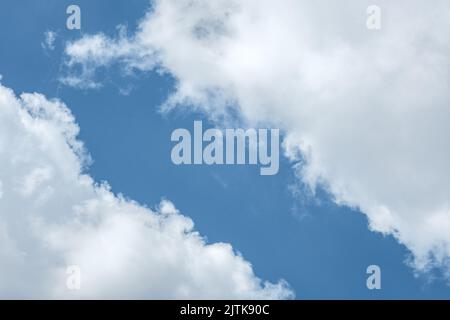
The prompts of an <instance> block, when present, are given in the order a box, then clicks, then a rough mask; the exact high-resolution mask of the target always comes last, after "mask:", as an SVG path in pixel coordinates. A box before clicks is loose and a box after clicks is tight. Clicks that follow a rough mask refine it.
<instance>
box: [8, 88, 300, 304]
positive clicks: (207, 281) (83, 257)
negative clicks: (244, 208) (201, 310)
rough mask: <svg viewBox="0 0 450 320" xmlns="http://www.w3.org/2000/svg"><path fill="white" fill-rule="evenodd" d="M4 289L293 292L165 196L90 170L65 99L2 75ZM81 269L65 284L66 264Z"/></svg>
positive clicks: (23, 293) (27, 292)
mask: <svg viewBox="0 0 450 320" xmlns="http://www.w3.org/2000/svg"><path fill="white" fill-rule="evenodd" d="M0 123H1V126H0V164H1V168H2V169H1V170H0V239H1V241H0V262H1V263H0V273H1V274H3V275H8V276H7V277H6V278H5V281H2V282H1V283H0V296H1V297H3V298H8V299H10V298H33V299H36V298H39V299H40V298H51V299H53V298H56V299H78V298H87V299H106V298H124V299H130V298H137V299H150V298H154V299H161V298H167V299H290V298H293V297H294V294H293V291H292V290H291V289H290V288H289V286H288V284H287V282H286V281H284V280H281V281H279V282H277V283H270V282H267V281H262V280H261V279H259V278H258V277H256V276H255V275H254V273H253V269H252V266H251V264H250V263H249V262H248V261H246V260H245V259H244V258H243V257H242V255H241V254H240V253H236V252H235V250H234V249H233V248H232V246H231V245H229V244H226V243H212V244H208V243H206V241H205V239H204V238H203V237H202V236H201V235H200V234H199V233H198V232H196V231H195V230H194V223H193V221H192V220H191V219H189V218H187V217H185V216H183V215H182V214H180V212H178V210H177V209H176V208H175V206H174V205H173V204H172V203H171V202H170V201H168V200H163V201H162V202H161V203H160V205H159V206H158V207H157V208H156V209H153V210H152V209H150V208H148V207H146V206H143V205H141V204H138V203H136V202H135V201H132V200H130V199H127V198H125V197H123V196H121V195H114V194H113V193H112V192H111V190H110V188H109V186H108V185H107V184H106V183H103V184H98V183H95V182H94V181H93V179H92V178H91V177H90V176H89V175H88V174H86V173H85V172H84V171H85V170H84V167H85V165H86V163H87V160H88V158H87V153H86V152H85V150H84V147H83V144H82V142H81V141H79V140H78V139H77V135H78V132H79V127H78V125H77V124H76V122H75V119H74V117H73V115H72V114H71V112H70V110H69V109H68V108H67V107H66V106H65V105H64V103H62V102H61V101H59V100H56V99H53V100H48V99H47V98H46V97H45V96H43V95H42V94H38V93H33V94H28V93H25V94H22V95H21V96H20V97H16V96H15V94H14V92H13V91H12V90H11V89H9V88H6V87H4V86H3V85H1V84H0ZM71 265H76V266H78V267H79V268H80V270H81V279H82V280H81V287H80V290H75V291H71V290H68V287H67V281H68V275H67V274H66V271H67V267H68V266H71Z"/></svg>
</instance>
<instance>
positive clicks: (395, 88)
mask: <svg viewBox="0 0 450 320" xmlns="http://www.w3.org/2000/svg"><path fill="white" fill-rule="evenodd" d="M370 4H372V3H365V2H364V1H360V0H351V1H346V2H345V3H341V2H336V1H326V2H311V1H298V0H295V1H294V0H288V1H283V2H274V1H268V0H262V1H261V0H258V1H256V0H249V1H229V0H222V1H198V0H194V1H192V0H189V1H188V0H177V1H159V0H158V1H154V3H153V6H152V9H151V10H150V11H149V12H148V13H147V14H146V15H145V17H144V18H143V19H142V20H141V21H140V23H139V27H138V30H137V32H136V33H135V34H134V35H133V36H131V37H119V38H118V39H114V38H108V37H107V36H105V35H102V34H98V35H87V36H85V37H83V38H82V39H80V40H79V41H76V42H73V43H69V44H68V46H67V48H66V53H67V56H68V59H69V63H70V64H71V65H77V64H79V65H82V66H83V67H84V68H85V69H86V70H89V72H88V73H84V74H83V75H82V76H86V75H88V76H95V68H96V67H98V65H102V66H105V64H106V65H108V64H111V63H112V62H113V61H114V63H120V64H121V65H123V66H128V67H129V68H130V69H131V70H132V69H133V68H137V69H142V70H148V69H149V68H150V69H151V66H152V65H155V66H156V67H157V68H159V69H162V70H165V71H167V72H170V74H172V75H173V76H174V77H175V79H176V80H177V87H176V91H175V92H174V93H173V95H172V96H171V97H170V99H169V100H168V101H167V103H166V105H165V107H166V108H173V107H176V106H179V107H183V108H186V107H194V108H199V109H201V110H204V111H205V112H206V113H207V114H209V115H210V116H211V118H213V119H219V118H222V117H223V116H224V115H225V116H226V115H227V112H228V110H229V108H236V109H237V110H238V111H239V113H240V115H241V117H242V120H243V121H246V122H249V123H251V124H255V123H256V124H257V123H270V124H271V125H278V126H280V128H282V129H284V130H285V132H286V134H287V138H286V139H285V142H284V145H285V151H286V155H287V156H288V157H290V158H291V159H292V160H294V161H297V160H301V161H302V165H301V166H298V173H299V177H300V179H301V181H302V182H303V183H305V184H306V185H308V186H310V187H311V189H313V190H314V189H315V188H316V187H317V186H321V187H324V188H326V189H327V190H329V192H330V194H331V195H332V196H333V197H334V199H335V201H336V203H338V204H343V205H348V206H351V207H355V208H358V209H359V210H361V211H362V212H364V213H365V214H366V215H367V216H368V218H369V222H370V227H371V229H373V230H375V231H379V232H382V233H385V234H391V235H394V236H395V237H396V238H397V239H398V240H399V242H401V243H403V244H405V245H406V246H407V247H408V248H409V249H410V250H411V252H412V253H413V256H414V261H413V264H414V266H415V267H416V268H417V269H418V270H427V269H428V268H431V267H434V266H439V267H443V268H444V270H446V271H447V272H448V271H449V268H448V267H449V262H448V261H449V257H450V232H449V230H450V205H449V200H450V180H449V179H448V177H450V165H449V164H450V151H449V148H448V146H449V145H450V126H449V125H448V121H449V119H450V88H449V79H450V77H449V71H448V70H450V55H449V54H450V37H449V30H450V6H449V5H448V2H447V1H443V0H437V1H434V2H433V5H432V6H430V5H429V4H427V3H425V2H424V1H418V0H417V1H395V2H393V1H384V0H380V1H378V3H377V4H378V6H379V7H380V8H381V9H382V24H381V26H382V28H381V30H379V31H370V30H368V29H367V28H366V18H367V17H366V9H367V7H368V6H369V5H370ZM96 47H100V48H101V50H97V49H96ZM143 57H145V58H146V59H144V60H142V59H143ZM147 59H149V60H147ZM143 61H145V63H143Z"/></svg>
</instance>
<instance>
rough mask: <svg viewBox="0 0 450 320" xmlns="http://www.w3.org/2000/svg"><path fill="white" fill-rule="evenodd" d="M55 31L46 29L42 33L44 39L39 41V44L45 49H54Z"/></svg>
mask: <svg viewBox="0 0 450 320" xmlns="http://www.w3.org/2000/svg"><path fill="white" fill-rule="evenodd" d="M56 35H57V34H56V32H54V31H46V32H45V33H44V37H45V39H44V41H43V42H41V46H42V48H43V49H45V50H50V51H51V50H55V40H56Z"/></svg>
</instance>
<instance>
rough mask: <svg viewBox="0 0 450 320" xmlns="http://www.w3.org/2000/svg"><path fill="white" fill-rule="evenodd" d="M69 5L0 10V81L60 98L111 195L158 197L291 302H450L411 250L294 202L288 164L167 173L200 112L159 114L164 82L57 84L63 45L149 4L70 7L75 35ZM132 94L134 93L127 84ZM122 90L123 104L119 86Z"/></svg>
mask: <svg viewBox="0 0 450 320" xmlns="http://www.w3.org/2000/svg"><path fill="white" fill-rule="evenodd" d="M72 3H73V2H72V1H56V0H44V1H39V2H38V1H32V0H23V1H20V2H17V1H3V2H2V4H1V10H0V39H1V41H2V43H3V45H2V48H1V50H0V74H2V75H3V79H2V83H3V84H4V85H5V86H7V87H10V88H13V89H14V91H15V92H16V93H21V92H41V93H44V94H45V95H46V96H47V97H48V98H53V97H54V98H59V99H61V100H62V101H64V102H65V103H66V104H67V106H68V107H69V108H70V109H71V111H72V112H73V114H74V115H75V117H76V120H77V123H78V124H79V126H80V128H81V132H80V135H79V137H80V139H81V140H82V141H84V143H85V145H86V147H87V149H88V151H89V153H90V155H91V157H92V159H93V163H92V165H91V166H90V167H89V168H88V172H89V173H90V174H91V176H92V177H94V178H95V180H96V181H108V182H109V183H110V185H111V186H112V189H113V191H114V192H116V193H122V194H124V195H125V196H126V197H128V198H131V199H134V200H136V201H138V202H140V203H142V204H146V205H148V206H150V207H152V206H154V205H155V204H157V203H158V202H159V201H160V200H161V199H162V198H167V199H170V200H171V201H173V202H174V203H175V204H176V206H177V208H178V209H179V210H180V211H181V212H182V213H183V214H185V215H187V216H189V217H191V218H192V219H193V221H194V222H195V225H196V230H198V231H199V232H200V233H201V234H202V235H204V236H206V237H207V239H208V241H210V242H228V243H231V244H232V245H233V247H234V249H235V250H238V251H239V252H241V253H242V254H243V256H244V257H245V259H247V260H248V261H250V262H251V263H252V265H253V268H254V271H255V273H256V274H257V275H258V276H259V277H261V278H263V279H267V280H270V281H277V280H278V279H280V278H283V279H285V280H286V281H287V282H288V283H289V284H290V286H291V287H292V288H293V290H294V291H295V294H296V298H298V299H317V298H319V299H348V298H356V299H393V298H400V299H410V298H413V299H416V298H419V299H422V298H423V299H444V298H448V297H449V295H450V287H448V286H447V285H446V280H445V279H443V277H442V275H441V274H440V273H439V272H435V273H433V276H432V275H430V274H429V275H427V276H424V275H420V276H417V277H416V276H414V270H413V269H412V268H411V267H409V266H408V265H407V264H406V263H405V261H406V260H407V259H408V256H409V254H410V253H409V251H408V250H407V249H406V248H405V247H404V246H402V245H400V244H399V243H398V242H397V241H396V240H395V239H394V238H393V237H391V236H382V235H381V234H379V233H375V232H371V231H370V230H369V229H368V222H367V219H366V217H365V216H364V215H363V214H361V213H359V212H357V211H354V210H352V209H349V208H346V207H339V206H337V205H335V204H334V203H333V202H332V201H331V200H330V195H328V194H326V193H325V192H324V191H319V192H318V193H317V195H316V198H315V199H311V198H308V197H307V196H305V195H303V196H301V195H300V196H295V195H293V194H292V192H291V190H290V186H292V185H294V184H295V183H296V178H295V175H294V171H293V170H292V164H291V163H289V162H288V160H287V159H284V158H283V159H282V160H281V166H280V172H279V173H278V174H277V175H275V176H260V175H259V169H258V168H256V167H252V166H211V167H209V166H179V167H177V166H175V165H173V164H172V162H171V160H170V151H171V148H172V146H173V144H172V143H171V142H170V134H171V132H172V131H173V130H174V129H176V128H192V126H193V121H194V120H204V124H205V123H208V125H209V126H210V127H213V126H214V124H212V123H210V122H208V119H207V118H206V117H205V116H204V115H203V114H201V113H195V112H181V111H174V112H171V113H169V114H162V113H161V112H159V109H158V107H159V106H160V105H161V103H163V102H164V101H165V100H166V98H167V97H168V96H169V94H170V92H172V91H173V87H174V84H175V81H174V79H172V78H171V77H170V75H160V74H158V73H156V72H150V73H137V74H136V75H134V76H133V77H123V76H122V75H121V72H120V70H118V68H110V69H108V70H102V71H101V72H102V73H104V74H102V80H103V87H102V88H100V89H95V90H80V89H76V88H69V87H66V86H64V85H62V84H60V83H59V82H58V77H59V76H60V75H61V68H62V64H63V58H64V55H63V49H64V43H65V42H66V41H70V40H74V39H77V38H79V37H80V36H82V35H83V34H89V33H96V32H100V31H101V32H104V33H106V34H110V35H114V34H115V33H116V26H117V25H118V24H127V25H128V28H129V32H132V31H133V30H134V28H135V27H136V23H137V21H139V19H140V18H141V17H142V16H143V12H145V10H146V9H147V8H148V1H146V0H131V1H114V2H112V1H103V0H95V1H91V0H90V1H77V2H76V4H78V5H79V6H80V7H81V10H82V29H81V31H76V30H74V31H70V30H67V29H66V28H65V20H66V17H67V15H66V13H65V9H66V7H67V6H68V5H69V4H72ZM48 30H52V31H56V32H57V38H56V41H55V44H56V48H55V50H53V51H51V50H45V49H43V48H42V46H41V43H42V42H43V41H44V33H45V32H46V31H48ZM130 86H131V87H130ZM124 87H126V88H131V91H130V93H129V94H128V95H123V94H121V93H120V89H121V88H124ZM371 264H376V265H379V266H380V267H381V270H382V289H381V290H368V289H367V287H366V278H367V274H366V268H367V266H369V265H371Z"/></svg>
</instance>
